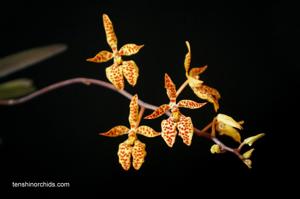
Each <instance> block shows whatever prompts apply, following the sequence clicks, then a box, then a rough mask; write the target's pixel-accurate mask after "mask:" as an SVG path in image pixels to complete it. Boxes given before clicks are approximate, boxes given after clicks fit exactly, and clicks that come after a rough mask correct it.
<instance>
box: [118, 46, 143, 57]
mask: <svg viewBox="0 0 300 199" xmlns="http://www.w3.org/2000/svg"><path fill="white" fill-rule="evenodd" d="M143 46H144V45H136V44H125V45H124V46H122V48H121V49H120V50H119V53H120V55H121V56H123V55H125V56H130V55H134V54H136V53H138V52H139V50H140V49H141V48H143Z"/></svg>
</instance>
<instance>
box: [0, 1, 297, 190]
mask: <svg viewBox="0 0 300 199" xmlns="http://www.w3.org/2000/svg"><path fill="white" fill-rule="evenodd" d="M291 7H292V6H289V7H287V6H285V5H282V4H279V3H273V4H254V3H248V2H244V3H224V2H222V3H220V2H211V3H207V2H206V3H202V2H197V3H191V2H189V1H182V2H180V3H177V2H172V3H171V2H170V3H169V4H168V3H164V4H162V3H161V2H159V1H151V2H150V1H140V2H139V1H137V2H130V1H126V3H124V2H123V3H120V2H117V1H114V2H109V1H90V2H89V3H88V2H86V3H77V2H74V1H70V2H64V3H62V2H56V3H55V2H51V1H43V2H39V3H37V2H35V3H33V2H26V3H22V2H12V3H5V4H2V5H1V12H0V15H1V24H0V26H1V37H0V42H1V49H0V56H5V55H8V54H12V53H14V52H17V51H20V50H25V49H28V48H31V47H36V46H42V45H49V44H52V43H65V44H67V45H68V50H67V51H66V52H64V53H62V54H60V55H58V56H56V57H54V58H52V59H49V60H46V61H44V62H42V63H39V64H37V65H35V66H33V67H31V68H29V69H26V70H23V71H21V72H18V73H15V74H13V75H10V76H9V77H6V78H3V79H2V80H1V81H6V80H9V79H13V78H18V77H28V78H32V79H33V80H34V81H35V83H36V85H37V86H38V87H39V88H42V87H44V86H46V85H49V84H51V83H54V82H57V81H60V80H64V79H68V78H73V77H90V78H96V79H102V80H106V77H105V67H107V66H109V65H110V64H111V62H110V63H103V64H93V63H88V62H86V61H85V59H86V58H88V57H91V56H94V55H95V54H96V53H97V52H98V51H100V50H104V49H106V50H109V46H108V45H107V43H106V38H105V33H104V29H103V25H102V20H101V15H102V14H103V13H107V14H108V15H109V16H110V18H111V20H112V21H113V23H114V27H115V31H116V34H117V37H118V41H119V46H122V45H123V44H126V43H136V44H145V47H144V48H143V49H142V50H141V51H140V52H139V53H138V54H137V55H134V56H132V57H130V58H132V59H134V60H135V61H136V63H137V64H138V66H139V68H140V76H139V79H138V84H137V86H136V87H134V88H132V87H130V86H129V85H128V84H126V90H128V91H129V92H130V93H132V94H134V93H138V94H139V97H140V98H141V99H143V100H144V101H147V102H149V103H152V104H155V105H160V104H162V103H166V102H167V101H168V99H167V96H166V94H165V89H164V85H163V76H164V73H166V72H167V73H168V74H169V75H170V76H171V77H172V79H173V81H174V82H175V84H176V85H177V86H179V85H180V84H181V83H182V82H183V81H184V79H185V76H184V68H183V60H184V56H185V53H186V51H187V49H186V46H185V43H184V42H185V41H186V40H188V41H190V43H191V48H192V55H193V57H192V67H196V66H201V65H204V64H208V69H207V71H206V72H205V73H204V74H203V75H202V79H203V80H204V81H205V83H206V84H207V85H210V86H212V87H215V88H217V89H218V90H219V91H220V93H221V95H222V99H221V100H220V105H221V108H220V110H219V112H221V113H225V114H228V115H231V116H232V117H234V118H236V119H237V120H242V119H243V120H245V122H246V123H245V125H244V127H245V130H244V131H243V132H242V133H241V134H242V137H248V136H251V135H254V134H257V133H261V132H265V133H266V134H267V135H266V137H264V138H263V139H261V140H260V141H258V142H257V143H256V144H255V148H256V150H255V152H254V154H253V157H252V160H253V169H252V170H248V169H247V168H246V167H245V165H243V163H242V162H241V161H240V160H238V159H237V158H236V157H235V156H233V155H232V154H224V155H211V154H210V152H209V149H210V146H211V145H212V143H211V142H210V141H208V140H205V139H204V138H199V137H194V138H193V144H192V146H190V147H187V146H185V145H183V144H182V141H181V139H179V138H178V139H177V141H176V143H175V145H174V147H173V148H172V149H170V148H168V147H167V146H166V145H165V143H164V142H163V140H162V139H161V138H153V139H147V138H143V137H140V139H141V140H142V141H143V142H144V143H146V144H147V152H148V154H147V158H146V162H145V163H144V165H143V166H142V168H141V170H140V171H135V170H133V169H131V170H130V171H128V172H125V171H123V170H122V168H121V166H120V165H119V163H118V159H117V148H118V144H119V143H120V142H123V141H124V140H125V139H126V136H123V137H118V138H105V137H100V136H98V133H99V132H102V131H106V130H108V129H110V128H111V127H113V126H115V125H121V124H122V125H127V126H128V121H127V117H128V105H129V101H128V100H127V99H125V98H124V97H122V96H121V95H119V94H117V93H114V92H112V91H110V90H106V89H104V88H101V87H96V86H90V87H86V86H84V85H72V86H69V87H65V88H63V89H60V90H57V91H55V92H51V93H48V94H46V95H44V96H42V97H39V98H37V99H34V100H32V101H30V102H28V103H26V104H23V105H19V106H15V107H0V111H1V116H0V118H1V120H0V121H1V131H0V135H1V137H2V144H1V145H0V154H1V159H2V160H1V162H2V163H1V165H2V166H4V167H3V169H2V171H1V175H2V174H3V177H1V180H3V182H4V186H6V187H11V182H22V181H31V182H39V181H44V182H49V181H52V182H70V183H71V188H69V189H68V188H66V190H68V191H70V190H71V191H75V190H81V189H89V190H91V191H97V192H104V191H114V192H117V191H132V192H133V193H134V192H135V191H149V192H152V191H161V190H168V191H170V192H171V193H176V192H183V193H192V192H198V191H201V190H203V191H204V192H205V190H206V191H207V192H206V194H207V193H208V195H212V194H215V193H214V192H211V191H212V190H222V191H221V193H224V194H226V193H229V194H234V193H235V192H236V191H241V192H242V193H243V194H247V195H256V194H257V193H258V192H259V191H266V192H268V191H271V189H272V191H280V190H281V189H282V187H281V184H282V183H283V182H287V181H285V180H281V178H282V177H284V179H288V178H289V177H295V176H296V173H294V174H292V175H290V172H289V171H292V168H293V167H295V165H294V164H289V163H288V159H289V153H286V152H283V150H285V149H286V148H285V147H284V146H283V143H282V142H281V143H280V144H279V142H277V141H279V139H276V138H280V139H283V142H287V140H284V139H285V138H286V137H285V136H282V133H283V132H284V130H286V128H285V127H284V125H283V124H285V125H289V124H287V123H286V121H288V117H289V114H288V110H289V108H290V107H292V105H291V102H294V101H297V96H296V94H294V95H293V94H290V93H289V91H288V90H287V89H288V88H289V86H290V83H287V80H288V79H289V80H292V81H291V82H294V81H296V80H295V79H293V78H292V76H288V73H289V72H290V70H289V68H288V67H290V68H291V69H292V68H293V66H292V65H293V64H292V61H291V59H289V58H290V57H293V54H288V53H286V49H287V47H288V44H287V43H289V42H293V41H292V39H291V38H290V37H285V38H284V39H283V37H282V36H283V35H284V34H285V33H286V32H287V31H288V30H289V28H290V27H289V25H290V24H292V23H293V22H294V21H295V18H294V17H293V15H294V14H293V8H291ZM290 9H292V10H290ZM291 20H292V21H291ZM286 56H289V58H287V57H286ZM279 66H281V67H279ZM285 69H287V70H285ZM287 71H289V72H287ZM181 98H190V99H194V100H197V98H196V97H195V96H194V94H193V93H192V92H191V91H190V89H189V88H187V89H186V90H185V91H184V92H183V94H182V96H181ZM285 99H288V100H287V102H286V101H284V100H285ZM282 104H285V105H284V108H282ZM183 112H184V113H185V114H186V115H190V116H192V117H193V122H194V125H195V126H197V127H199V128H201V127H203V126H204V125H205V124H206V123H208V122H209V121H210V120H211V118H212V117H213V116H214V115H215V113H214V111H213V107H212V105H211V104H209V105H208V106H206V107H205V108H203V109H201V110H184V111H183ZM146 113H149V112H146ZM160 121H161V119H156V120H153V121H143V123H144V124H149V125H151V126H152V127H153V128H155V129H156V130H160V125H159V124H160ZM282 123H283V124H282ZM284 133H289V132H284ZM287 139H289V138H287ZM289 147H290V148H288V150H289V151H293V150H294V148H296V147H295V146H294V145H290V146H289ZM269 186H270V187H271V189H269V188H267V187H269ZM277 187H278V189H276V188H277ZM28 189H29V188H28ZM13 191H16V189H14V190H13Z"/></svg>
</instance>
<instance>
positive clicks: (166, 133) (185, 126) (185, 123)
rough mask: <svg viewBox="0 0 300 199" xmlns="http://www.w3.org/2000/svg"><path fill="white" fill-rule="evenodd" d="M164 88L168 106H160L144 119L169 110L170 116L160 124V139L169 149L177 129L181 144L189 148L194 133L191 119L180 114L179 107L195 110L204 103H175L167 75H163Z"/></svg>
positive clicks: (173, 90)
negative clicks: (168, 100)
mask: <svg viewBox="0 0 300 199" xmlns="http://www.w3.org/2000/svg"><path fill="white" fill-rule="evenodd" d="M165 88H166V90H167V95H168V97H169V99H170V102H169V104H163V105H161V106H160V107H158V108H157V109H156V110H155V111H154V112H153V113H152V114H150V115H148V116H146V117H145V119H154V118H157V117H159V116H161V115H163V114H164V113H165V112H166V111H168V110H171V113H172V115H171V116H170V117H169V118H168V119H166V120H163V121H162V122H161V129H162V132H161V135H162V138H163V139H164V140H165V142H166V144H167V145H168V146H169V147H172V146H173V144H174V143H175V139H176V135H177V130H176V128H177V129H178V131H179V136H180V137H181V138H182V140H183V142H184V143H185V144H186V145H188V146H189V145H191V143H192V138H193V133H194V127H193V123H192V119H191V118H190V117H186V116H184V115H183V114H182V113H180V111H179V107H183V108H189V109H197V108H201V107H202V106H204V105H205V104H206V102H205V103H198V102H195V101H193V100H181V101H179V102H178V103H176V98H177V96H176V87H175V84H174V83H173V81H172V79H171V78H170V77H169V75H168V74H165Z"/></svg>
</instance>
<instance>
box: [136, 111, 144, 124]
mask: <svg viewBox="0 0 300 199" xmlns="http://www.w3.org/2000/svg"><path fill="white" fill-rule="evenodd" d="M144 112H145V107H144V106H141V110H140V113H139V119H138V122H137V124H136V126H139V125H140V122H141V120H142V118H143V114H144Z"/></svg>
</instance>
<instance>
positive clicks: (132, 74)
mask: <svg viewBox="0 0 300 199" xmlns="http://www.w3.org/2000/svg"><path fill="white" fill-rule="evenodd" d="M121 67H122V70H123V74H124V76H125V78H126V80H127V81H128V83H129V84H130V85H131V86H135V84H136V82H137V79H138V76H139V68H138V67H137V65H136V64H135V62H134V61H123V64H122V66H121Z"/></svg>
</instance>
